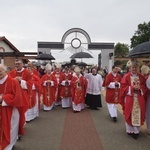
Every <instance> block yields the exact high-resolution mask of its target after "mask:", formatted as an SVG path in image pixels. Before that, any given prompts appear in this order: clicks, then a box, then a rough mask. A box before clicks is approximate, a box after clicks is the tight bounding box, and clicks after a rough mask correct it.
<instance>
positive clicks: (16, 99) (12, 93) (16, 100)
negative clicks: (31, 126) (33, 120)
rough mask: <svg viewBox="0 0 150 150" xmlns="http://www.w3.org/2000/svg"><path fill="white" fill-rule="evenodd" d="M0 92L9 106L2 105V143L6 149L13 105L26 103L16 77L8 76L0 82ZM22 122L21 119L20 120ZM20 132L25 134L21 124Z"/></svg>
mask: <svg viewBox="0 0 150 150" xmlns="http://www.w3.org/2000/svg"><path fill="white" fill-rule="evenodd" d="M0 94H3V97H2V99H3V100H4V101H5V103H6V104H7V105H8V106H1V105H0V139H2V140H1V141H0V142H2V143H0V145H1V146H2V149H4V148H5V147H6V146H7V145H9V143H10V129H11V116H12V110H13V107H16V108H18V109H19V108H22V107H23V106H24V105H25V104H24V101H23V92H22V89H21V87H20V85H19V82H18V81H17V80H16V79H13V78H11V77H10V76H8V78H7V79H6V81H5V82H4V83H3V84H0ZM20 123H21V121H20ZM19 130H20V132H21V133H22V134H23V133H24V129H23V128H22V126H21V125H20V129H19Z"/></svg>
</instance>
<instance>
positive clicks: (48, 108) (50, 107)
mask: <svg viewBox="0 0 150 150" xmlns="http://www.w3.org/2000/svg"><path fill="white" fill-rule="evenodd" d="M53 107H54V103H53V104H52V105H51V106H46V105H43V110H52V109H53Z"/></svg>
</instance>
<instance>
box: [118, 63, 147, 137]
mask: <svg viewBox="0 0 150 150" xmlns="http://www.w3.org/2000/svg"><path fill="white" fill-rule="evenodd" d="M127 66H128V67H129V70H130V72H128V73H127V74H125V75H124V77H123V78H122V81H121V88H120V104H121V105H122V108H123V114H124V117H125V121H126V132H127V134H128V135H131V136H132V137H133V138H134V139H137V138H138V136H139V133H140V126H141V125H143V123H144V121H145V93H146V91H147V88H146V80H145V77H144V76H143V75H141V74H140V73H139V72H138V62H137V61H135V60H134V61H133V60H129V61H128V62H127Z"/></svg>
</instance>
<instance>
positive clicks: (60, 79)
mask: <svg viewBox="0 0 150 150" xmlns="http://www.w3.org/2000/svg"><path fill="white" fill-rule="evenodd" d="M53 74H54V76H55V77H56V79H57V83H58V85H57V90H56V98H55V99H56V102H60V101H61V98H60V91H61V87H62V86H61V81H62V76H63V73H62V72H61V71H59V72H56V71H54V72H53Z"/></svg>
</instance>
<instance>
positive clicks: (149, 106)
mask: <svg viewBox="0 0 150 150" xmlns="http://www.w3.org/2000/svg"><path fill="white" fill-rule="evenodd" d="M146 86H147V88H148V89H149V90H150V76H149V78H148V79H147V80H146ZM146 126H147V132H148V133H149V134H150V93H149V92H148V95H147V99H146Z"/></svg>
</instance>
